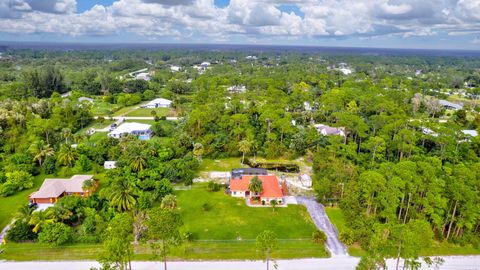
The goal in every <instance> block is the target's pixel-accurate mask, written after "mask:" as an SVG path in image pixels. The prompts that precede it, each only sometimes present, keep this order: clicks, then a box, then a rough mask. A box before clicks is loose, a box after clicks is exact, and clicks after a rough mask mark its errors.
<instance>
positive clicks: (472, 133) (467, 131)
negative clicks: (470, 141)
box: [462, 129, 478, 137]
mask: <svg viewBox="0 0 480 270" xmlns="http://www.w3.org/2000/svg"><path fill="white" fill-rule="evenodd" d="M462 132H463V134H465V135H468V136H471V137H477V136H478V132H477V131H476V130H474V129H464V130H462Z"/></svg>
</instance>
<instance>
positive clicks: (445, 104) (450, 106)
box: [439, 99, 463, 110]
mask: <svg viewBox="0 0 480 270" xmlns="http://www.w3.org/2000/svg"><path fill="white" fill-rule="evenodd" d="M439 103H440V105H442V106H443V107H444V108H445V109H448V110H461V109H463V104H457V103H453V102H450V101H446V100H443V99H441V100H439Z"/></svg>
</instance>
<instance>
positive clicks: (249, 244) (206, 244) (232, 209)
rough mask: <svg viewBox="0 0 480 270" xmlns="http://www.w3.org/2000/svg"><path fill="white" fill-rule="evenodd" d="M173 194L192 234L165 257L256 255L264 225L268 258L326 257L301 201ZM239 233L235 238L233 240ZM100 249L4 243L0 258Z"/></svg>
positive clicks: (58, 256) (88, 255)
mask: <svg viewBox="0 0 480 270" xmlns="http://www.w3.org/2000/svg"><path fill="white" fill-rule="evenodd" d="M99 176H100V177H99V178H102V177H101V176H102V175H99ZM42 179H43V178H42ZM101 182H102V180H101ZM176 195H177V200H178V207H179V211H180V214H181V215H182V219H183V221H184V226H183V227H182V231H188V232H190V233H192V234H193V236H194V241H192V242H184V243H183V244H182V245H180V246H178V247H175V248H173V249H172V253H171V255H170V256H169V257H170V260H253V259H258V260H259V259H261V258H262V257H261V254H260V253H258V252H257V250H256V243H255V238H256V236H257V235H258V234H259V233H260V232H262V231H263V230H267V229H268V230H272V231H274V232H275V233H276V234H277V237H278V238H279V243H278V248H277V249H276V250H275V251H273V252H272V257H273V258H276V259H296V258H314V257H316V258H323V257H328V256H329V254H328V252H327V251H326V250H325V247H324V246H321V245H318V244H315V243H313V242H312V240H311V236H312V233H313V231H314V230H315V226H314V225H313V223H312V222H311V220H310V216H309V215H308V213H307V211H306V209H305V208H304V207H303V206H300V205H291V206H289V207H286V208H277V209H276V210H275V212H273V211H272V208H250V207H248V206H246V205H245V202H244V201H243V200H241V199H236V198H232V197H230V196H228V195H225V194H224V193H223V191H219V192H208V191H207V190H206V189H205V185H204V184H202V185H197V186H194V187H193V188H192V189H191V190H186V191H176ZM204 205H208V206H207V207H205V206H204ZM207 208H208V209H207ZM239 236H240V237H241V239H240V240H237V237H239ZM101 251H102V245H101V244H73V245H67V246H61V247H56V248H52V247H48V246H45V245H41V244H38V243H22V244H17V243H8V244H7V245H6V246H5V248H4V252H3V253H2V254H0V260H1V259H5V260H17V261H29V260H45V261H48V260H71V258H75V259H76V260H95V259H97V256H98V254H100V253H101ZM135 253H136V254H135V257H134V259H135V260H153V259H154V258H153V257H152V255H151V251H150V249H149V246H148V245H140V246H138V247H136V248H135Z"/></svg>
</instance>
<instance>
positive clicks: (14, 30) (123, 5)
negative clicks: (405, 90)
mask: <svg viewBox="0 0 480 270" xmlns="http://www.w3.org/2000/svg"><path fill="white" fill-rule="evenodd" d="M0 25H2V26H4V27H2V28H1V29H0V41H2V40H3V41H41V42H102V43H120V42H121V43H236V44H238V43H244V44H285V45H309V46H315V45H318V46H353V47H389V48H434V49H471V50H472V49H473V50H477V49H480V1H479V0H423V1H419V0H102V1H99V0H0Z"/></svg>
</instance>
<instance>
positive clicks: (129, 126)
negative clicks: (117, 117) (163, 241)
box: [108, 123, 152, 140]
mask: <svg viewBox="0 0 480 270" xmlns="http://www.w3.org/2000/svg"><path fill="white" fill-rule="evenodd" d="M151 127H152V126H151V125H148V124H140V123H123V124H121V125H120V126H118V127H117V128H115V129H114V130H113V131H112V132H110V133H108V137H110V138H116V139H119V138H121V137H122V136H125V135H128V134H130V135H135V136H138V138H139V139H140V140H149V139H150V138H151V137H152V130H151Z"/></svg>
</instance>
